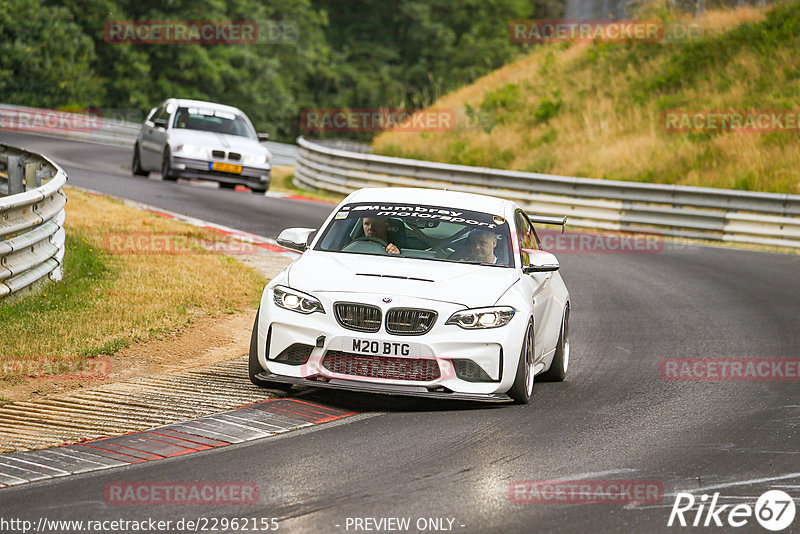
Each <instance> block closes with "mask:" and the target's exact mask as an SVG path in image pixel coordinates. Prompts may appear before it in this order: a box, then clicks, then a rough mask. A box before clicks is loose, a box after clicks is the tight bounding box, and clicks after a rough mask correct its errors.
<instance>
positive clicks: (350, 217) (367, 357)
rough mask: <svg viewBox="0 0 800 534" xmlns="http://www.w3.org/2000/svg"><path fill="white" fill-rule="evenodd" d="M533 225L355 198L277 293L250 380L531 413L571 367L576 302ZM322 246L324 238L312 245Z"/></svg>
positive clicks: (464, 201) (267, 303)
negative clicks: (536, 399) (540, 390)
mask: <svg viewBox="0 0 800 534" xmlns="http://www.w3.org/2000/svg"><path fill="white" fill-rule="evenodd" d="M565 221H566V217H564V218H556V217H531V216H529V215H527V214H526V213H525V212H524V211H523V210H522V209H521V208H520V207H519V206H518V205H517V204H516V203H514V202H512V201H509V200H502V199H499V198H494V197H489V196H483V195H474V194H469V193H459V192H453V191H438V190H432V189H413V188H370V189H361V190H359V191H356V192H354V193H352V194H350V195H349V196H348V197H347V198H346V199H344V201H342V203H341V204H339V205H338V206H337V207H336V208H335V209H334V210H333V212H332V213H331V215H330V216H329V217H328V219H327V220H326V221H325V224H324V226H323V227H322V229H321V230H320V231H319V232H317V231H316V230H315V229H311V228H290V229H287V230H284V231H283V232H281V234H280V236H279V237H278V243H279V244H281V245H283V246H285V247H288V248H292V249H295V250H298V251H301V252H303V254H302V256H300V258H298V259H297V260H296V261H295V262H294V263H292V264H291V265H289V266H288V267H287V268H286V269H284V270H283V271H282V272H281V273H280V274H279V275H278V276H276V277H275V278H274V279H273V280H272V281H271V282H270V283H269V284H268V285H267V287H266V288H265V289H264V294H263V295H262V297H261V305H260V307H259V311H258V314H257V316H256V321H255V325H254V327H253V335H252V338H251V343H250V365H249V368H250V380H251V381H252V382H253V383H254V384H256V385H258V386H262V387H267V388H275V389H283V390H286V391H288V389H289V388H291V386H292V385H306V386H317V387H325V388H338V389H346V390H355V391H366V392H376V393H385V394H393V395H414V396H421V397H438V398H449V399H464V400H475V401H501V402H502V401H514V402H516V403H519V404H526V403H528V402H529V401H530V398H531V394H532V393H533V382H534V376H536V375H539V376H540V377H541V378H542V379H546V380H554V381H560V380H563V379H564V377H565V375H566V373H567V366H568V365H569V311H570V301H569V292H568V291H567V288H566V286H565V284H564V281H563V280H562V279H561V276H560V275H559V273H558V272H557V271H558V268H559V264H558V260H557V259H556V257H555V256H554V255H553V254H550V253H549V252H545V251H543V250H541V249H540V246H539V238H538V236H537V234H536V230H535V228H534V224H559V225H562V226H563V225H564V223H565ZM312 236H313V237H312Z"/></svg>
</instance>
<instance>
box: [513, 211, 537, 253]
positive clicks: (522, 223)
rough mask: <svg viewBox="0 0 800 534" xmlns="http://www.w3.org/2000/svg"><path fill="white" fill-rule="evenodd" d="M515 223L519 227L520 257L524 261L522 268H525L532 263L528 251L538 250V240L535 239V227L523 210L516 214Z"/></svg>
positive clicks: (518, 244)
mask: <svg viewBox="0 0 800 534" xmlns="http://www.w3.org/2000/svg"><path fill="white" fill-rule="evenodd" d="M514 222H515V223H516V227H517V246H518V247H519V256H520V260H521V261H522V266H523V267H525V266H527V265H530V263H531V261H530V258H529V257H528V251H530V250H535V249H536V240H535V239H534V238H533V227H532V226H531V223H530V222H529V221H528V218H527V217H526V216H525V214H524V213H523V212H522V210H517V213H516V214H514Z"/></svg>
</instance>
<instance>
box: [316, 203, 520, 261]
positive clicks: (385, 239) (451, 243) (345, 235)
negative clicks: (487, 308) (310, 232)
mask: <svg viewBox="0 0 800 534" xmlns="http://www.w3.org/2000/svg"><path fill="white" fill-rule="evenodd" d="M509 236H510V232H509V224H508V221H506V220H505V219H504V218H503V217H501V216H499V215H492V214H488V213H481V212H477V211H468V210H463V209H459V208H452V207H442V206H428V205H424V204H392V203H381V204H374V203H358V204H348V205H346V206H343V207H342V208H340V209H339V211H338V212H337V213H336V215H335V216H334V218H333V219H332V220H331V222H330V224H329V225H328V226H327V227H326V228H325V231H324V232H323V234H322V238H321V239H320V240H319V241H318V242H317V245H316V247H315V250H324V251H328V252H344V253H351V254H374V255H386V256H396V257H405V258H420V259H426V260H434V261H450V262H458V263H474V264H480V265H493V266H498V267H509V266H513V261H511V258H512V256H511V253H510V239H509Z"/></svg>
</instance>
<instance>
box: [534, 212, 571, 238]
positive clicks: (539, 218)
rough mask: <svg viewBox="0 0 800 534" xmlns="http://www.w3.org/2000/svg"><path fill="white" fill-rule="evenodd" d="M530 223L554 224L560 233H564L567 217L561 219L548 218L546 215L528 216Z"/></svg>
mask: <svg viewBox="0 0 800 534" xmlns="http://www.w3.org/2000/svg"><path fill="white" fill-rule="evenodd" d="M528 218H529V219H530V220H531V222H532V223H534V224H536V223H539V224H556V225H559V226H561V233H562V234H563V233H564V227H565V226H566V225H567V216H566V215H564V216H562V217H548V216H547V215H528Z"/></svg>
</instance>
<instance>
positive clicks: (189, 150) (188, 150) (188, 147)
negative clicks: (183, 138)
mask: <svg viewBox="0 0 800 534" xmlns="http://www.w3.org/2000/svg"><path fill="white" fill-rule="evenodd" d="M177 150H178V152H183V153H184V154H186V155H191V154H194V153H195V152H196V151H197V147H196V146H194V145H193V144H191V143H184V144H182V145H178V147H177Z"/></svg>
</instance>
